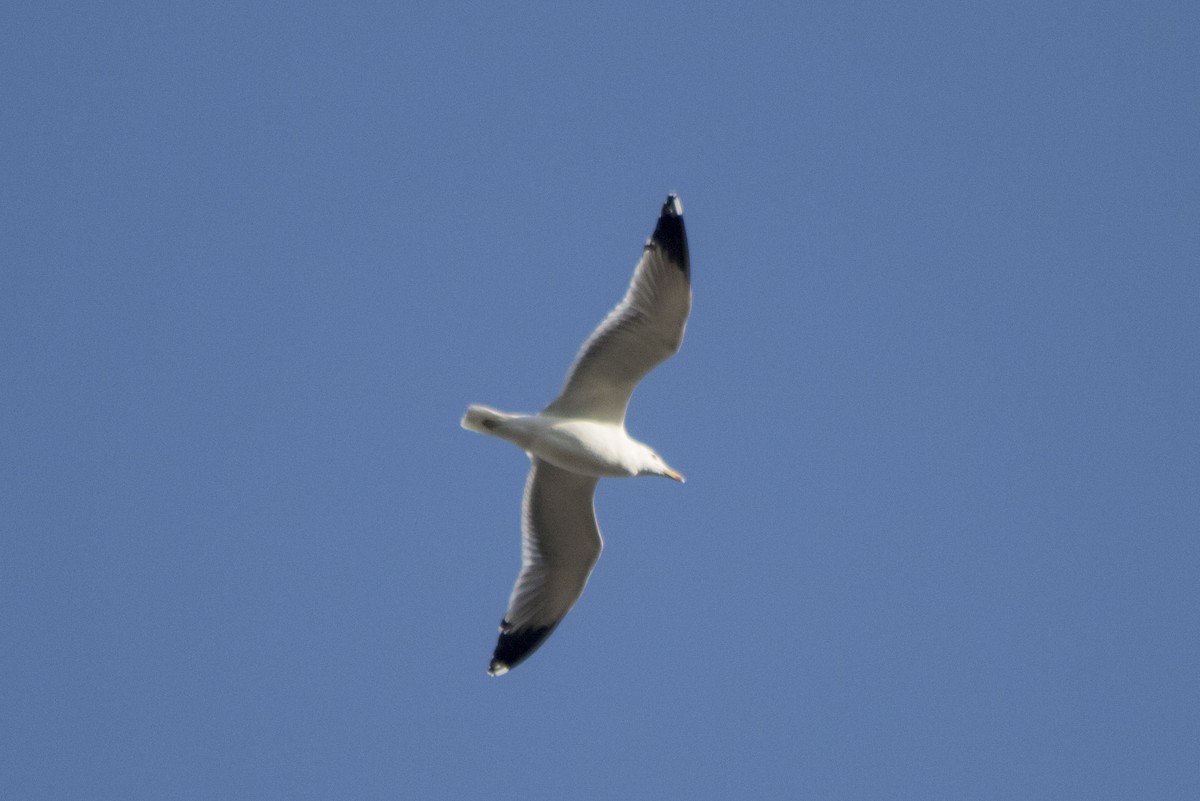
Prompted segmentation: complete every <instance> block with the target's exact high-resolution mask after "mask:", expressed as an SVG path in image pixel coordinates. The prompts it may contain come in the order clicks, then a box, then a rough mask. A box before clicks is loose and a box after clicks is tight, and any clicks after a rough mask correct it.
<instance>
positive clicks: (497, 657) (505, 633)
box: [488, 620, 558, 676]
mask: <svg viewBox="0 0 1200 801" xmlns="http://www.w3.org/2000/svg"><path fill="white" fill-rule="evenodd" d="M557 627H558V624H557V623H555V624H554V625H552V626H539V627H538V628H527V629H519V630H516V631H514V630H513V628H512V624H511V623H509V622H508V621H507V620H503V621H501V622H500V639H499V640H497V641H496V650H495V651H493V652H492V661H491V662H490V663H489V664H488V674H489V675H492V676H503V675H504V674H505V673H507V672H508V671H510V670H512V669H513V668H515V667H516V666H517V665H519V664H521V663H522V662H524V661H525V660H526V659H528V658H529V657H530V656H531V655H532V654H533V652H534V651H536V650H537V649H538V648H540V647H541V645H542V643H544V642H545V641H546V638H547V637H549V636H550V635H551V634H553V633H554V629H556V628H557Z"/></svg>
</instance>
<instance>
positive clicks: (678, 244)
mask: <svg viewBox="0 0 1200 801" xmlns="http://www.w3.org/2000/svg"><path fill="white" fill-rule="evenodd" d="M656 244H657V245H658V246H659V247H661V248H662V249H663V250H664V251H665V252H666V254H667V258H668V259H669V260H670V261H671V262H672V263H674V264H677V265H678V266H679V269H680V270H683V274H684V275H687V276H689V277H690V275H691V260H690V259H689V258H688V244H687V230H686V229H685V228H684V227H683V204H682V203H680V202H679V195H677V194H675V193H674V192H672V193H671V194H669V195H667V200H666V202H665V203H663V207H662V211H661V212H659V215H658V225H656V226H654V233H653V234H651V236H650V241H649V242H648V243H646V247H651V246H653V245H656Z"/></svg>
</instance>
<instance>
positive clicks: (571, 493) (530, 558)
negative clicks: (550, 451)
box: [488, 458, 604, 676]
mask: <svg viewBox="0 0 1200 801" xmlns="http://www.w3.org/2000/svg"><path fill="white" fill-rule="evenodd" d="M598 481H599V479H598V478H596V477H595V476H584V475H580V474H578V473H572V472H569V471H567V470H563V469H561V468H558V467H555V466H554V465H552V464H550V463H549V462H544V461H542V460H541V459H536V458H535V459H534V460H533V467H532V468H531V469H530V471H529V478H528V480H527V481H526V482H525V498H524V501H523V502H522V513H521V517H522V520H521V573H520V575H518V576H517V583H516V585H515V586H514V587H513V591H512V595H511V596H510V597H509V599H508V611H507V612H505V613H504V620H503V621H501V623H500V639H499V641H498V642H497V643H496V650H495V652H494V653H493V654H492V662H491V664H490V665H489V666H488V673H490V674H492V675H493V676H501V675H503V674H505V673H507V672H508V671H509V669H511V668H513V667H516V666H517V665H518V664H520V663H521V662H522V661H523V660H525V659H526V658H527V657H528V656H529V655H530V654H532V653H533V652H534V651H536V650H537V648H538V646H540V645H541V644H542V643H543V642H544V641H545V639H546V638H547V637H549V636H550V634H551V633H552V632H553V631H554V629H555V627H556V626H557V625H558V624H559V621H561V620H562V619H563V617H564V616H565V615H566V614H567V612H569V611H570V609H571V607H572V606H574V605H575V601H577V600H578V599H579V596H580V594H581V593H582V592H583V587H584V585H585V584H587V580H588V576H590V575H591V573H592V567H594V566H595V564H596V560H597V559H599V558H600V549H601V548H602V547H603V546H604V541H603V540H602V539H601V538H600V529H599V527H598V526H597V525H596V514H595V512H594V511H593V507H592V499H593V497H594V496H595V493H596V484H597V482H598Z"/></svg>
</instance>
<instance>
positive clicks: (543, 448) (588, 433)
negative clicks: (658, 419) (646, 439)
mask: <svg viewBox="0 0 1200 801" xmlns="http://www.w3.org/2000/svg"><path fill="white" fill-rule="evenodd" d="M533 421H536V423H535V424H534V425H533V426H531V428H532V429H533V430H532V431H531V433H532V434H533V436H532V437H531V441H530V442H529V445H528V447H527V448H526V449H527V450H528V451H529V452H530V453H531V454H533V455H534V456H536V457H538V458H539V459H544V460H546V461H547V462H550V464H552V465H555V466H556V467H561V468H562V469H564V470H570V471H571V472H572V473H583V474H584V475H589V476H609V477H615V478H622V477H628V476H632V475H634V472H635V471H634V470H632V469H630V468H629V467H627V466H626V465H627V464H628V462H629V459H628V456H627V453H626V452H627V450H628V449H629V448H630V446H632V445H633V444H634V442H633V440H631V439H630V438H629V435H628V434H626V433H625V429H624V427H623V426H614V425H609V424H606V423H596V422H593V421H591V420H563V419H559V418H555V417H541V416H538V417H535V418H532V420H531V422H533Z"/></svg>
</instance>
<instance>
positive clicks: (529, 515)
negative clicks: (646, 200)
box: [462, 193, 692, 676]
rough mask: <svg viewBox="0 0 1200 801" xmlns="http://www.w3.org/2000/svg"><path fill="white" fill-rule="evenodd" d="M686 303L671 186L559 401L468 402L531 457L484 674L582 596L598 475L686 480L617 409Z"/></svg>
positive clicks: (509, 661) (679, 225)
mask: <svg viewBox="0 0 1200 801" xmlns="http://www.w3.org/2000/svg"><path fill="white" fill-rule="evenodd" d="M691 308H692V289H691V277H690V267H689V260H688V245H687V232H686V231H685V230H684V227H683V204H681V203H680V202H679V196H678V195H675V194H674V193H672V194H669V195H667V200H666V202H665V203H663V206H662V211H661V212H660V213H659V216H658V224H657V225H656V226H655V227H654V233H653V234H652V235H651V236H650V239H649V241H647V242H646V246H645V248H644V249H643V250H642V257H641V259H640V260H639V261H638V264H637V268H636V269H635V270H634V272H633V280H632V281H631V282H630V284H629V289H628V291H626V293H625V297H624V298H622V299H621V302H620V303H618V304H617V306H616V308H614V309H613V310H612V311H611V312H609V314H608V316H607V317H605V318H604V321H603V322H601V323H600V325H599V327H598V328H596V330H595V331H593V332H592V334H591V336H589V337H588V338H587V340H586V341H585V342H584V343H583V347H582V348H580V350H579V355H578V356H576V357H575V363H574V364H573V365H571V369H570V371H569V372H568V373H567V381H566V384H565V385H564V386H563V389H562V392H561V393H560V394H559V396H558V397H557V398H555V399H554V401H553V402H551V403H550V405H549V406H547V407H546V408H545V409H542V411H541V412H539V413H537V414H533V415H529V414H509V413H507V412H501V411H498V410H496V409H492V408H489V407H487V406H479V405H471V406H468V407H467V413H466V415H465V416H464V417H463V419H462V427H463V428H466V429H468V430H470V431H477V432H479V433H481V434H490V435H492V436H494V437H499V438H501V439H505V440H508V441H509V442H511V443H513V444H514V445H516V446H517V447H519V448H521V449H522V450H524V451H525V452H526V453H527V454H528V455H529V459H530V461H531V462H532V466H531V467H530V470H529V477H528V478H527V479H526V481H525V496H524V499H523V501H522V506H521V572H520V574H519V575H518V576H517V583H516V584H515V585H514V586H513V589H512V595H511V596H510V597H509V599H508V610H507V611H506V612H505V613H504V618H503V619H502V620H501V621H500V639H499V640H498V641H497V643H496V650H495V651H494V652H493V653H492V660H491V663H490V664H489V665H488V673H489V674H491V675H493V676H502V675H504V674H505V673H507V672H508V671H509V670H511V669H512V668H514V667H516V666H517V665H518V664H520V663H521V662H523V661H524V660H525V659H527V658H528V657H529V656H530V655H531V654H532V653H533V652H534V651H536V650H537V649H538V647H539V646H540V645H541V644H542V643H543V642H545V641H546V638H547V637H549V636H550V635H551V634H552V633H553V632H554V629H555V628H556V627H557V626H558V624H559V623H560V622H562V619H563V617H565V616H566V614H567V612H569V611H570V609H571V607H572V606H574V604H575V601H577V600H578V599H579V596H580V595H581V594H582V593H583V587H584V585H585V584H587V580H588V577H589V576H590V575H591V573H592V568H593V567H594V566H595V564H596V560H597V559H599V558H600V550H601V549H602V548H603V547H604V540H603V539H602V538H601V536H600V527H599V526H598V525H597V524H596V512H595V507H594V505H593V499H594V496H595V493H596V484H597V483H599V481H600V479H601V478H603V477H612V478H627V477H630V476H666V477H667V478H671V479H674V480H675V481H679V482H682V481H683V476H682V475H680V474H679V473H678V472H676V471H675V470H673V469H671V468H670V467H669V466H668V465H667V463H666V462H664V461H663V458H662V457H661V456H659V455H658V453H657V452H655V450H654V449H653V448H651V447H650V446H648V445H646V444H644V443H642V442H638V441H637V440H636V439H634V438H633V437H631V436H629V434H628V433H626V431H625V410H626V408H627V407H628V406H629V397H630V396H631V395H632V394H633V390H634V388H635V387H636V386H637V384H638V382H639V381H641V380H642V379H643V378H644V377H645V376H646V374H647V373H649V372H650V371H651V370H653V369H654V368H655V367H656V366H657V365H658V364H660V363H661V362H663V361H665V360H666V359H667V358H668V357H670V356H672V355H673V354H675V353H676V352H678V350H679V346H680V345H681V344H682V343H683V331H684V328H685V327H686V326H687V318H688V312H689V311H691Z"/></svg>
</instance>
